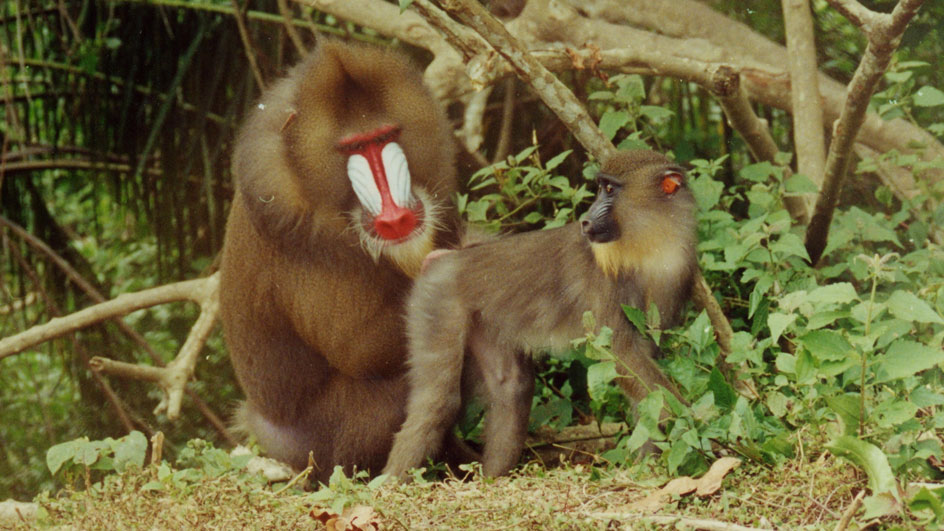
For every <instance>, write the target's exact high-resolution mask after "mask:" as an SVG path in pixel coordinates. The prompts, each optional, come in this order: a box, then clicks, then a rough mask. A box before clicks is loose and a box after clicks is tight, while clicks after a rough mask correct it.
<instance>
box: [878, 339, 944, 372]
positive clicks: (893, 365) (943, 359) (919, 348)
mask: <svg viewBox="0 0 944 531" xmlns="http://www.w3.org/2000/svg"><path fill="white" fill-rule="evenodd" d="M939 363H944V350H942V349H940V348H935V347H929V346H927V345H922V344H921V343H918V342H916V341H910V340H907V339H899V340H897V341H895V342H894V343H892V344H891V346H890V347H888V351H887V352H886V353H885V357H884V358H882V360H881V361H880V362H879V364H878V368H877V369H876V374H877V377H876V382H877V383H881V382H888V381H891V380H897V379H899V378H906V377H908V376H911V375H914V374H917V373H919V372H921V371H923V370H925V369H929V368H931V367H934V366H935V365H937V364H939Z"/></svg>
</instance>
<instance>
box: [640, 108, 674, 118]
mask: <svg viewBox="0 0 944 531" xmlns="http://www.w3.org/2000/svg"><path fill="white" fill-rule="evenodd" d="M639 113H640V114H642V115H643V116H645V117H646V118H649V119H650V120H653V121H658V120H666V119H668V118H671V117H672V116H674V115H675V113H674V112H672V111H671V110H669V109H666V108H665V107H659V106H657V105H640V106H639Z"/></svg>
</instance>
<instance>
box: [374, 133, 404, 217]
mask: <svg viewBox="0 0 944 531" xmlns="http://www.w3.org/2000/svg"><path fill="white" fill-rule="evenodd" d="M380 156H381V158H382V159H383V165H384V170H385V171H386V173H387V183H388V184H389V185H390V196H391V197H392V198H393V202H394V203H396V204H397V205H398V206H402V207H407V206H409V205H410V203H411V202H412V201H411V199H412V198H411V195H412V194H411V193H410V168H409V167H408V166H407V163H406V155H405V154H404V153H403V148H401V147H400V144H397V143H396V142H390V143H389V144H387V145H386V146H384V147H383V150H382V151H381V152H380Z"/></svg>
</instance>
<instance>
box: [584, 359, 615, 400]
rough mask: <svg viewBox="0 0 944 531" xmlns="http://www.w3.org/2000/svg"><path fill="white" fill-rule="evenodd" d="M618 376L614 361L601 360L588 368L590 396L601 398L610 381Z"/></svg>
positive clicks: (595, 398) (596, 398)
mask: <svg viewBox="0 0 944 531" xmlns="http://www.w3.org/2000/svg"><path fill="white" fill-rule="evenodd" d="M617 376H618V374H617V373H616V362H614V361H601V362H599V363H594V364H593V365H591V366H590V367H589V368H587V391H588V392H589V393H590V398H592V399H594V400H601V399H602V398H603V396H604V395H605V394H606V391H607V389H608V388H609V385H610V383H611V382H612V381H613V380H614V379H615V378H616V377H617Z"/></svg>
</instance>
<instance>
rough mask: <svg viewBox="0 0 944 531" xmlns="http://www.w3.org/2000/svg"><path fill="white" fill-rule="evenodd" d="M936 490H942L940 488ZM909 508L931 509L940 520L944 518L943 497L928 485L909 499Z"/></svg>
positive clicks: (916, 509)
mask: <svg viewBox="0 0 944 531" xmlns="http://www.w3.org/2000/svg"><path fill="white" fill-rule="evenodd" d="M936 490H937V491H938V492H940V489H936ZM908 508H909V509H911V510H912V511H921V510H929V511H931V512H933V513H934V517H935V518H936V519H937V520H938V522H941V521H942V520H944V504H942V503H941V498H940V497H939V496H938V495H937V494H935V493H933V492H931V491H930V490H928V489H927V487H921V490H919V491H918V493H917V494H915V495H914V497H913V498H911V500H909V501H908Z"/></svg>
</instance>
